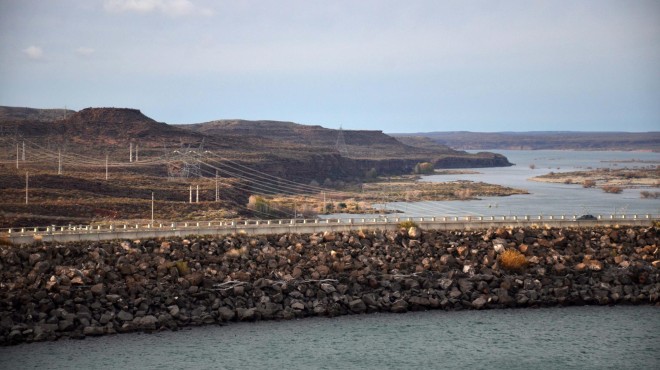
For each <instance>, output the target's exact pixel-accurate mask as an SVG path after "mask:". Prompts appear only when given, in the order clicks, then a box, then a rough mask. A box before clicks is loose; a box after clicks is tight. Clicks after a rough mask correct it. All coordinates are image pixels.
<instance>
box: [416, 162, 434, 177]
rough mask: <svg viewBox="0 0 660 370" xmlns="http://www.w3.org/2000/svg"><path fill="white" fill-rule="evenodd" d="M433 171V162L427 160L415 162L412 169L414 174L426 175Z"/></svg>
mask: <svg viewBox="0 0 660 370" xmlns="http://www.w3.org/2000/svg"><path fill="white" fill-rule="evenodd" d="M434 171H435V168H434V167H433V163H429V162H421V163H417V164H416V165H415V169H414V170H413V172H414V173H415V174H416V175H423V174H426V175H428V174H432V173H433V172H434Z"/></svg>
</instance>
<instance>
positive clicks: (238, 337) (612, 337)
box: [0, 306, 660, 370]
mask: <svg viewBox="0 0 660 370" xmlns="http://www.w3.org/2000/svg"><path fill="white" fill-rule="evenodd" d="M659 366H660V308H658V307H651V306H639V307H634V306H615V307H569V308H544V309H519V310H488V311H459V312H444V311H429V312H416V313H407V314H401V315H396V314H371V315H358V316H344V317H339V318H310V319H303V320H296V321H281V322H258V323H238V324H230V325H228V326H223V327H219V326H211V327H200V328H193V329H190V330H185V331H179V332H161V333H157V334H150V335H149V334H123V335H115V336H108V337H100V338H88V339H85V340H83V341H76V340H67V341H59V342H42V343H32V344H23V345H19V346H15V347H4V348H0V368H3V369H36V368H39V369H46V368H47V369H70V368H80V369H83V368H84V369H109V368H113V369H160V368H173V369H184V368H185V369H237V368H242V369H264V368H281V369H292V370H295V369H413V368H419V369H433V368H435V369H439V368H447V369H452V368H470V369H531V368H534V369H653V368H655V369H657V368H659Z"/></svg>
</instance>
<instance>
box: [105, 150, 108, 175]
mask: <svg viewBox="0 0 660 370" xmlns="http://www.w3.org/2000/svg"><path fill="white" fill-rule="evenodd" d="M105 180H106V181H107V180H108V154H107V153H106V155H105Z"/></svg>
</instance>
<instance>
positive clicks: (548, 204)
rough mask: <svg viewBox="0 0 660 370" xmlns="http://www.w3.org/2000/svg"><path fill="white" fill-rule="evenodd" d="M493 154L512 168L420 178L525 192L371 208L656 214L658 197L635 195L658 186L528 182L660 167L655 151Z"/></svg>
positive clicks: (406, 213)
mask: <svg viewBox="0 0 660 370" xmlns="http://www.w3.org/2000/svg"><path fill="white" fill-rule="evenodd" d="M492 152H496V153H500V154H503V155H504V156H506V157H507V158H508V159H509V161H510V162H511V163H514V166H511V167H496V168H477V169H470V170H472V171H475V172H478V173H476V174H460V175H430V176H423V177H422V179H421V181H432V182H450V181H460V180H468V181H475V182H478V181H481V182H485V183H489V184H497V185H502V186H509V187H513V188H517V189H524V190H527V191H528V192H529V194H524V195H512V196H508V197H484V198H481V199H478V200H457V201H441V202H392V203H387V204H385V205H382V204H379V205H374V206H375V207H376V208H377V209H380V208H384V209H387V210H392V209H396V210H398V211H400V212H401V213H398V214H397V215H398V216H400V217H420V216H509V215H515V216H523V215H557V216H559V215H567V216H573V215H577V216H580V215H584V214H592V215H599V214H600V215H603V216H606V215H610V214H654V215H658V214H660V199H642V197H641V195H640V192H641V191H642V190H649V191H660V188H645V189H644V188H636V189H625V190H624V191H623V192H622V193H620V194H608V193H605V192H604V191H603V190H602V189H599V188H590V189H585V188H583V187H582V185H581V184H571V185H567V184H553V183H545V182H537V181H531V180H530V179H531V178H532V177H535V176H540V175H544V174H547V173H549V172H569V171H585V170H588V169H596V168H612V169H616V168H641V167H648V166H660V153H651V152H621V151H561V150H492ZM531 165H533V166H531ZM531 167H534V168H531ZM326 217H332V218H335V217H369V215H346V214H344V215H341V214H333V215H330V216H326Z"/></svg>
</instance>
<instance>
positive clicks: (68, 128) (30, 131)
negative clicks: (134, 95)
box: [0, 108, 203, 146]
mask: <svg viewBox="0 0 660 370" xmlns="http://www.w3.org/2000/svg"><path fill="white" fill-rule="evenodd" d="M0 127H2V128H3V129H4V130H5V131H6V132H10V133H11V132H15V133H17V134H18V136H20V137H23V138H29V139H32V140H37V141H39V140H42V141H43V140H48V141H51V140H53V139H55V140H60V141H67V142H69V143H77V144H94V145H96V146H98V145H101V146H110V145H120V144H123V143H128V142H130V141H138V140H139V141H141V142H142V144H143V145H145V146H154V144H160V145H162V144H164V143H167V144H170V145H173V144H178V143H179V142H182V141H183V142H191V143H194V142H198V141H200V140H201V139H202V136H203V135H200V134H195V133H192V132H190V131H184V130H181V129H178V128H176V127H174V126H171V125H168V124H166V123H162V122H156V121H155V120H153V119H151V118H149V117H147V116H145V115H144V114H142V112H140V111H139V110H138V109H128V108H86V109H83V110H81V111H79V112H75V113H72V114H71V115H69V116H67V118H66V119H59V120H53V121H43V120H35V119H26V120H5V121H0Z"/></svg>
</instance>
